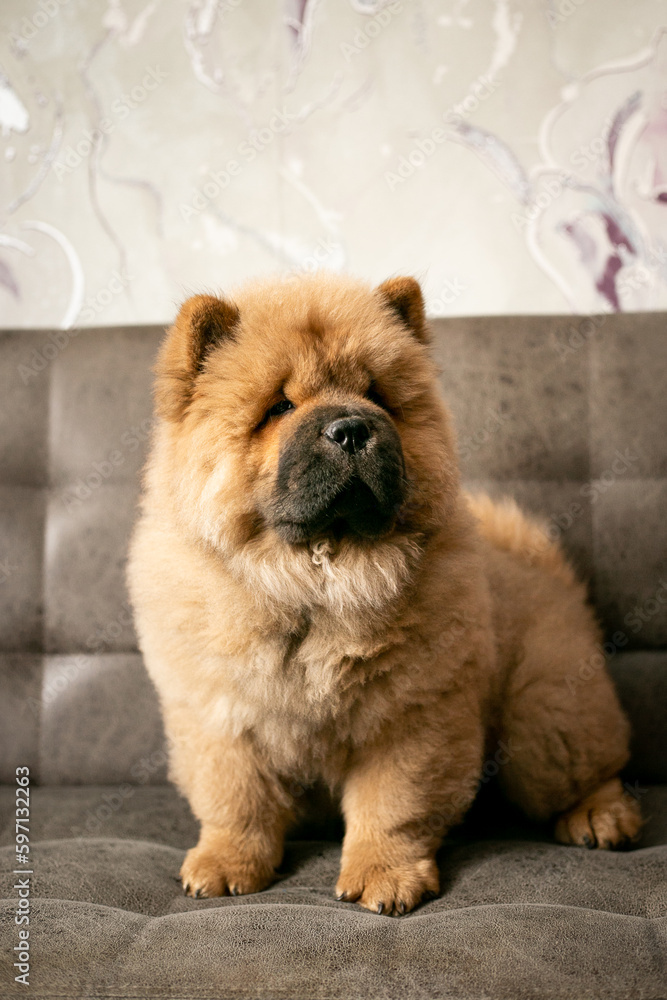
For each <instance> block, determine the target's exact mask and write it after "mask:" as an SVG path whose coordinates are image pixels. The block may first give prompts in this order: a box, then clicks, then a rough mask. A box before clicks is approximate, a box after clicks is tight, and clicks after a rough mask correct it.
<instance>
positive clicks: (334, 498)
mask: <svg viewBox="0 0 667 1000" xmlns="http://www.w3.org/2000/svg"><path fill="white" fill-rule="evenodd" d="M406 495H407V483H406V470H405V462H404V458H403V450H402V447H401V441H400V438H399V436H398V433H397V431H396V428H395V427H394V426H393V424H392V423H391V421H390V420H389V419H388V418H387V417H385V416H382V415H381V414H378V413H376V412H374V411H369V410H367V409H364V407H363V406H357V405H355V406H342V407H341V406H333V405H331V406H330V405H326V406H320V407H316V408H315V409H313V410H312V411H310V412H309V413H307V415H306V416H305V417H304V418H303V419H302V420H301V422H300V423H297V425H296V428H295V429H294V430H293V431H292V432H291V433H290V435H289V437H287V438H286V440H285V442H284V443H283V445H282V448H281V452H280V460H279V463H278V471H277V475H276V480H275V483H274V486H273V490H272V494H271V498H270V501H269V504H268V505H267V515H268V516H267V520H268V521H269V523H270V524H271V526H272V527H273V528H274V529H275V531H276V532H277V533H278V535H279V536H280V537H281V538H283V539H284V540H285V541H287V542H290V543H292V544H298V543H303V542H306V543H309V542H313V541H316V540H319V539H324V538H336V539H338V540H340V539H341V538H343V537H347V536H352V537H356V538H363V539H376V538H380V537H382V536H383V535H387V534H388V533H389V532H390V531H391V530H392V528H393V526H394V523H395V520H396V518H397V516H398V513H399V511H400V509H401V507H402V506H403V504H404V502H405V498H406Z"/></svg>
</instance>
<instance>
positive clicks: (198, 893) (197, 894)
mask: <svg viewBox="0 0 667 1000" xmlns="http://www.w3.org/2000/svg"><path fill="white" fill-rule="evenodd" d="M200 896H201V889H196V890H195V899H199V897H200Z"/></svg>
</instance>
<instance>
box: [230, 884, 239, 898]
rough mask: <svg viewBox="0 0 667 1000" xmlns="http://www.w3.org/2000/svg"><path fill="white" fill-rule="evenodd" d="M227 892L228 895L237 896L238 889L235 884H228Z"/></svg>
mask: <svg viewBox="0 0 667 1000" xmlns="http://www.w3.org/2000/svg"><path fill="white" fill-rule="evenodd" d="M229 894H230V896H238V894H239V890H238V889H237V888H236V886H235V885H230V887H229Z"/></svg>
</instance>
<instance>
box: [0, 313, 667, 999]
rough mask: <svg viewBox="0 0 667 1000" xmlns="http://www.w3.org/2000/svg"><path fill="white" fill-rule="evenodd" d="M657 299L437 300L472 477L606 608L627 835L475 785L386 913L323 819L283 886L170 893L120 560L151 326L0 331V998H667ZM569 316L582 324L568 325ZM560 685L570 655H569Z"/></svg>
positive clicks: (179, 839)
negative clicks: (428, 870) (640, 307)
mask: <svg viewBox="0 0 667 1000" xmlns="http://www.w3.org/2000/svg"><path fill="white" fill-rule="evenodd" d="M664 324H665V317H664V315H662V314H640V315H617V316H607V317H604V318H601V319H600V321H599V323H597V324H596V325H595V329H594V331H593V332H590V331H589V327H591V326H593V324H589V325H588V326H586V325H585V324H584V325H582V321H581V320H580V319H579V320H577V319H576V318H573V317H547V318H544V317H520V318H511V317H509V318H507V317H506V318H500V319H499V318H489V319H483V318H476V319H466V320H455V321H454V320H446V321H445V320H441V321H436V322H435V323H434V324H433V326H434V338H435V347H434V349H435V352H436V355H437V359H438V362H439V364H440V366H441V368H442V381H443V385H444V388H445V391H446V394H447V397H448V400H449V403H450V405H451V407H452V410H453V412H454V417H455V421H456V425H457V428H458V435H459V447H460V452H461V460H462V468H463V473H464V477H465V479H466V482H467V483H468V485H469V486H471V487H472V488H480V489H486V490H488V491H489V492H490V493H492V494H493V495H494V496H499V495H503V494H510V495H512V496H514V497H516V498H517V499H518V500H519V501H520V502H521V503H522V504H523V505H524V506H526V507H527V508H528V509H530V510H532V511H535V512H537V513H540V514H542V515H544V516H546V517H547V518H548V519H549V522H550V525H551V531H552V533H553V534H558V535H559V536H560V537H561V539H562V542H563V544H564V546H565V547H566V549H567V551H568V552H569V553H570V555H571V556H572V559H573V560H574V562H575V564H576V565H577V566H578V567H579V569H580V571H581V572H582V573H583V574H585V575H586V576H587V578H589V579H590V585H591V598H592V600H593V601H594V603H595V605H596V607H597V608H598V611H599V614H600V617H601V620H602V622H603V624H604V627H605V631H606V637H607V643H606V651H607V653H608V656H609V664H610V669H611V672H612V674H613V676H614V679H615V681H616V683H617V686H618V689H619V692H620V695H621V698H622V700H623V702H624V704H625V706H626V708H627V710H628V712H629V714H630V716H631V719H632V722H633V726H634V737H633V758H632V762H631V764H630V766H629V767H628V770H627V773H626V774H625V775H624V780H625V781H626V783H627V788H628V790H629V793H632V794H635V795H636V796H638V797H639V799H640V801H641V803H642V808H643V810H644V814H645V816H646V817H647V823H646V826H645V829H644V831H643V834H642V840H641V842H640V844H639V846H638V847H637V848H635V849H634V850H631V851H627V852H619V853H613V854H611V853H607V852H601V851H600V852H598V851H585V850H581V849H577V848H571V847H563V846H561V845H558V844H556V843H554V842H553V840H552V839H551V837H550V832H549V830H546V829H543V828H541V827H536V826H531V825H530V824H528V823H527V822H525V821H523V820H521V819H520V818H519V817H518V816H517V815H516V814H515V813H514V812H513V810H512V809H511V808H510V807H508V806H506V805H505V804H504V803H503V802H502V801H501V800H499V799H498V797H497V794H496V792H495V791H494V788H493V782H492V781H491V782H489V783H488V786H486V787H484V789H483V792H482V795H481V796H480V801H479V803H478V804H477V805H476V807H475V808H474V809H473V811H472V813H471V816H470V817H469V819H468V821H467V822H466V824H465V825H464V826H463V827H462V828H460V829H459V830H456V831H453V832H452V834H451V835H450V836H449V837H448V838H447V841H446V843H445V845H444V846H443V849H442V851H441V852H440V865H441V876H442V892H441V895H440V897H439V898H438V899H436V900H433V901H431V902H429V903H427V904H425V905H423V906H422V907H420V908H419V909H417V910H416V911H415V912H414V913H412V914H410V915H408V916H406V917H403V918H399V919H396V918H390V917H382V916H377V915H374V914H370V913H368V912H366V911H364V910H362V909H361V908H359V907H356V906H354V905H351V904H346V903H342V902H340V903H339V902H337V901H336V900H335V899H334V898H333V887H334V885H335V881H336V872H337V865H338V862H339V856H340V842H339V839H338V838H339V835H340V827H339V824H338V823H337V821H336V820H335V819H334V818H331V817H327V816H325V815H319V814H317V809H316V815H315V817H314V819H313V820H311V822H310V825H304V826H303V827H302V828H300V829H299V830H296V831H295V832H294V835H293V838H292V839H291V840H290V841H289V843H288V845H287V850H286V855H285V860H284V862H283V866H282V870H281V875H280V878H279V880H278V881H277V882H276V883H275V884H274V885H273V886H272V887H270V888H269V889H267V890H266V891H264V892H262V893H259V894H257V895H253V896H246V897H237V898H224V899H211V900H194V899H187V898H185V897H184V896H183V895H182V892H181V890H180V887H179V885H178V884H177V881H176V876H177V873H178V869H179V867H180V864H181V861H182V858H183V853H184V851H185V849H186V848H187V847H190V846H192V844H193V843H194V842H195V840H196V835H197V828H196V823H195V821H194V820H193V818H192V816H191V814H190V813H189V810H188V807H187V804H186V803H185V802H184V800H183V799H182V798H180V797H179V796H178V795H177V794H176V793H175V792H174V791H173V789H172V788H171V787H170V786H169V785H167V784H166V777H165V774H166V768H165V754H164V750H163V745H162V740H163V737H162V731H161V725H160V719H159V712H158V707H157V702H156V698H155V695H154V692H153V690H152V687H151V685H150V683H149V681H148V678H147V676H146V674H145V672H144V669H143V666H142V662H141V657H140V655H139V653H138V652H137V647H136V637H135V634H134V630H133V627H132V621H131V615H130V612H129V608H128V604H127V595H126V592H125V587H124V582H123V577H124V565H125V558H126V546H127V539H128V535H129V531H130V528H131V525H132V523H133V520H134V517H135V513H136V501H137V496H138V485H139V472H140V469H141V465H142V462H143V459H144V457H145V453H146V444H147V439H148V435H149V431H150V411H151V400H150V382H151V376H150V367H151V365H152V362H153V358H154V356H155V352H156V348H157V345H158V343H159V340H160V337H161V330H158V329H157V328H153V327H151V328H126V329H99V330H88V331H81V332H78V333H75V332H73V331H72V332H66V331H58V332H57V333H55V334H50V333H49V332H48V331H39V332H35V331H22V332H16V333H14V332H4V333H0V390H1V391H0V721H1V726H0V749H1V751H2V752H1V754H0V769H1V770H0V779H1V780H2V781H3V782H5V785H4V786H3V787H2V788H0V821H1V830H2V841H1V843H2V845H3V846H2V848H1V851H2V861H3V871H4V874H5V878H4V885H5V890H4V891H3V897H4V898H3V900H2V902H1V906H2V914H3V921H2V930H1V932H0V937H1V939H2V951H1V956H2V959H1V961H2V973H1V974H2V981H1V982H0V997H2V998H3V1000H4V998H5V997H14V996H17V997H18V996H30V997H34V998H40V1000H47V998H52V997H53V998H55V997H59V998H72V1000H73V998H79V997H86V998H93V997H109V998H111V997H118V998H121V997H122V998H127V1000H129V998H134V997H155V998H166V997H169V998H197V1000H204V998H214V997H215V998H218V997H219V998H223V997H230V998H236V997H248V998H251V997H252V998H262V1000H263V998H267V1000H268V998H274V997H275V998H286V1000H287V998H289V1000H291V998H304V1000H306V998H313V1000H315V998H317V1000H329V998H331V1000H334V998H335V1000H338V998H340V1000H349V998H352V1000H354V998H360V1000H361V998H398V997H400V998H406V1000H412V998H420V1000H421V998H424V1000H435V998H439V997H443V998H444V997H455V998H459V1000H478V998H479V1000H481V998H487V997H488V998H493V1000H505V998H507V1000H521V998H540V1000H547V998H572V1000H580V998H582V997H594V998H604V1000H615V998H618V1000H633V998H637V1000H658V998H661V997H662V998H664V997H666V996H667V968H666V964H667V963H666V959H667V920H666V916H667V846H666V845H667V786H666V785H665V782H666V781H667V745H666V740H665V724H664V720H665V710H666V709H667V527H666V522H665V516H664V512H665V510H666V509H667V445H666V442H667V402H666V401H667V337H665V333H664V329H663V328H664ZM578 329H580V330H583V331H584V333H583V334H582V333H581V332H578ZM574 677H575V682H574V683H575V686H576V684H579V683H581V684H585V683H586V666H585V665H584V667H583V668H582V667H581V666H580V665H574ZM19 766H27V767H29V768H30V776H31V816H30V840H31V854H30V859H31V866H30V867H31V870H32V871H33V872H34V874H33V875H32V876H31V877H30V881H31V886H30V888H31V895H30V925H29V926H30V939H29V940H30V955H31V958H30V977H29V979H30V986H29V987H28V988H26V987H25V986H23V985H21V984H18V983H15V982H14V976H15V975H16V970H15V969H14V967H13V962H14V961H15V959H14V958H13V957H12V955H13V949H14V946H15V945H17V944H18V943H19V938H18V926H17V925H16V923H15V921H14V916H15V913H16V909H17V900H18V895H17V892H18V890H17V889H15V888H12V886H13V885H14V882H15V879H16V878H19V877H20V876H14V875H13V871H14V869H15V867H16V861H15V850H14V846H13V845H14V836H15V815H14V808H15V784H14V782H15V769H16V768H17V767H19Z"/></svg>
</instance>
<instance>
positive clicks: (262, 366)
mask: <svg viewBox="0 0 667 1000" xmlns="http://www.w3.org/2000/svg"><path fill="white" fill-rule="evenodd" d="M155 372H156V380H155V409H156V418H157V419H156V429H155V432H154V438H153V442H152V450H151V453H150V457H149V459H148V463H147V466H146V470H145V477H144V493H143V501H142V513H141V517H140V520H139V523H138V525H137V527H136V530H135V534H134V537H133V542H132V546H131V554H130V562H129V585H130V590H131V595H132V601H133V604H134V608H135V612H136V623H137V630H138V634H139V638H140V646H141V649H142V651H143V654H144V657H145V662H146V665H147V668H148V671H149V673H150V676H151V678H152V680H153V682H154V684H155V687H156V688H157V691H158V694H159V698H160V702H161V706H162V712H163V716H164V723H165V728H166V733H167V736H168V739H169V743H170V776H171V778H172V780H173V781H174V782H175V783H176V785H177V786H178V788H179V789H180V790H181V791H182V792H183V793H184V795H185V796H186V797H187V799H188V800H189V802H190V805H191V807H192V810H193V812H194V814H195V816H196V817H197V819H198V820H199V821H200V823H201V835H200V839H199V843H198V844H197V846H196V847H193V848H192V849H191V850H190V851H189V852H188V854H187V856H186V858H185V861H184V863H183V867H182V869H181V879H182V883H183V887H184V889H185V891H186V892H187V893H189V894H190V895H193V896H198V897H199V896H219V895H223V894H227V893H229V894H232V895H235V894H237V893H251V892H258V891H259V890H261V889H263V888H264V887H265V886H267V885H269V884H270V883H271V881H272V880H273V879H274V877H275V869H276V866H277V865H279V864H280V861H281V857H282V851H283V839H284V836H285V832H286V830H287V829H288V827H289V825H290V823H291V822H292V821H293V818H294V816H295V801H296V799H297V798H298V795H297V794H295V790H296V791H298V790H301V789H303V788H304V787H307V786H308V785H309V784H310V783H315V782H323V783H325V784H326V785H327V786H328V787H329V789H331V791H332V793H333V794H334V796H336V799H337V801H339V803H340V809H341V811H342V815H343V819H344V822H345V837H344V842H343V851H342V862H341V868H340V877H339V879H338V884H337V886H336V888H335V893H336V897H337V898H338V899H339V900H347V901H356V902H358V903H360V904H361V905H362V906H365V907H367V908H368V909H370V910H373V911H376V912H378V913H385V914H402V913H405V912H407V911H409V910H411V909H412V908H413V907H415V906H416V905H417V904H418V903H419V902H420V900H421V899H423V898H424V897H425V896H427V895H430V894H435V893H437V892H438V889H439V885H438V868H437V866H436V861H435V856H436V851H437V849H438V847H439V845H440V843H441V840H442V837H443V835H444V834H445V833H446V832H447V831H448V830H449V829H450V828H451V827H452V826H454V825H455V824H458V823H460V822H461V820H462V819H463V817H464V816H465V814H466V812H467V810H468V808H469V806H470V805H471V802H472V800H473V798H474V797H475V793H476V791H477V789H478V787H479V783H480V777H481V775H482V773H483V767H484V764H485V761H488V759H490V758H489V755H494V751H496V758H497V750H498V747H499V746H502V747H503V748H504V749H503V755H502V765H501V766H499V774H498V781H499V783H500V786H501V788H502V790H503V792H504V794H505V795H506V796H507V797H508V798H509V799H510V800H511V801H512V802H513V803H515V804H517V805H518V806H519V807H520V808H521V809H522V810H523V811H524V812H525V813H526V814H527V815H528V816H529V817H531V818H532V819H534V820H538V821H547V820H553V821H554V822H555V836H556V838H557V839H558V840H559V841H561V842H562V843H566V844H578V845H585V846H587V847H597V848H612V847H616V846H619V845H620V844H622V843H624V842H627V841H628V840H631V839H632V838H634V837H635V836H636V835H637V833H638V831H639V828H640V824H641V819H640V814H639V810H638V807H637V805H636V803H635V801H634V800H633V799H632V798H631V796H628V795H626V794H625V793H624V791H623V788H622V785H621V782H620V780H619V778H618V772H619V770H620V769H621V768H622V767H623V765H624V764H625V762H626V760H627V758H628V725H627V721H626V719H625V717H624V715H623V713H622V711H621V709H620V707H619V704H618V701H617V698H616V695H615V693H614V689H613V687H612V684H611V682H610V680H609V678H608V676H607V674H606V673H605V671H604V670H603V669H596V670H594V671H590V672H588V674H587V676H589V674H590V676H589V679H588V680H586V682H585V683H577V684H575V685H572V683H568V679H570V681H571V679H572V677H573V675H576V671H577V670H578V669H579V667H580V665H581V664H582V662H584V663H586V662H589V661H590V662H591V663H594V664H595V663H598V662H599V656H600V652H599V650H600V646H599V643H600V635H599V631H598V626H597V624H596V622H595V619H594V616H593V613H592V612H591V610H590V608H589V607H588V605H587V603H586V595H585V588H584V586H583V584H582V583H580V582H579V581H578V580H577V579H576V577H575V574H574V572H573V570H572V569H571V568H570V566H569V565H568V563H567V561H566V559H565V557H564V555H563V554H562V553H561V551H560V550H559V548H558V547H557V546H556V545H555V544H553V543H552V542H550V541H549V540H548V538H547V537H546V535H545V533H544V532H543V530H542V529H541V527H540V526H539V524H537V523H534V522H532V521H530V520H529V519H527V518H526V517H524V515H523V514H522V513H521V512H520V511H519V509H518V508H517V507H516V506H515V505H514V504H513V503H512V502H510V501H507V502H503V503H500V504H495V503H493V502H492V501H491V500H489V499H488V498H486V497H476V498H473V497H470V496H468V495H466V493H465V492H464V491H463V490H462V488H461V486H460V482H459V472H458V467H457V450H456V445H455V440H454V435H453V431H452V428H451V425H450V419H449V416H448V413H447V408H446V406H445V403H444V401H443V399H442V398H441V395H440V391H439V386H438V379H437V371H436V367H435V364H434V362H433V360H432V358H431V355H430V352H429V331H428V326H427V323H426V319H425V315H424V305H423V300H422V294H421V290H420V287H419V285H418V283H417V282H416V281H415V280H414V279H412V278H393V279H390V280H388V281H386V282H385V283H384V284H381V285H380V286H379V287H377V288H375V289H371V288H370V287H368V286H367V285H365V284H363V283H360V282H357V281H354V280H352V279H348V278H341V277H339V276H333V275H328V276H317V275H316V276H309V277H302V278H294V279H275V280H268V281H266V282H264V283H259V284H251V285H249V286H247V287H245V288H242V289H241V290H240V291H238V293H237V294H235V295H234V296H233V297H230V298H218V297H215V296H211V295H196V296H194V297H193V298H190V299H188V301H187V302H185V304H184V305H183V307H182V308H181V310H180V313H179V315H178V317H177V319H176V321H175V323H174V325H173V326H172V328H171V329H170V330H169V332H168V334H167V336H166V338H165V340H164V342H163V344H162V347H161V350H160V353H159V357H158V360H157V364H156V369H155Z"/></svg>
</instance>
